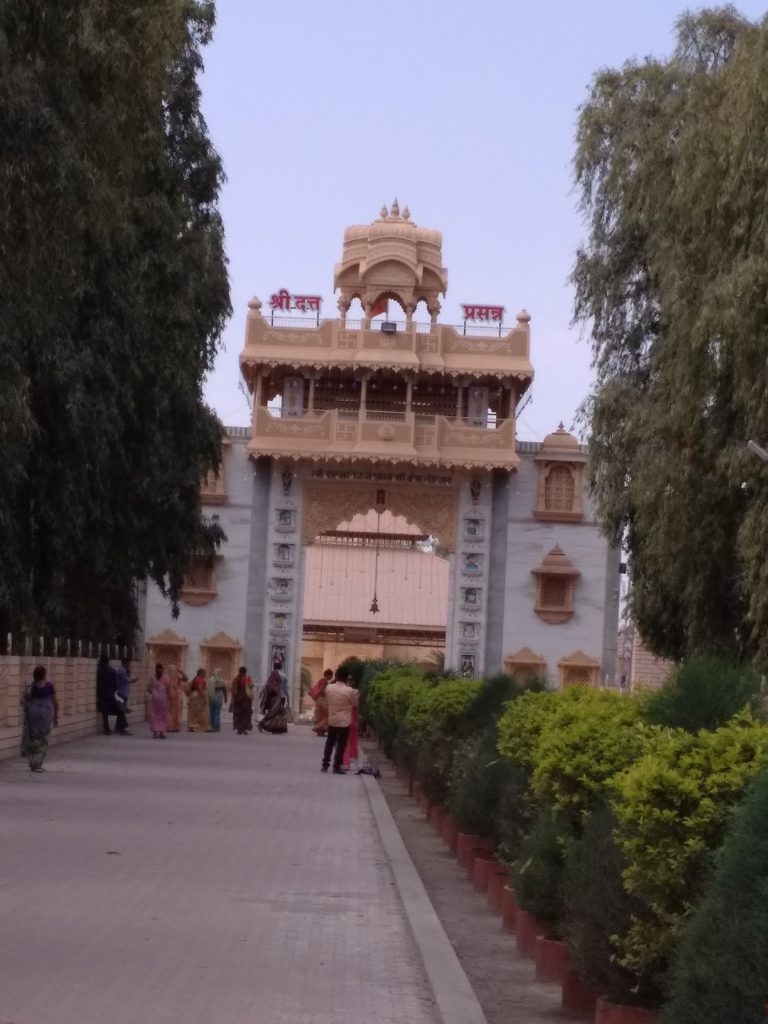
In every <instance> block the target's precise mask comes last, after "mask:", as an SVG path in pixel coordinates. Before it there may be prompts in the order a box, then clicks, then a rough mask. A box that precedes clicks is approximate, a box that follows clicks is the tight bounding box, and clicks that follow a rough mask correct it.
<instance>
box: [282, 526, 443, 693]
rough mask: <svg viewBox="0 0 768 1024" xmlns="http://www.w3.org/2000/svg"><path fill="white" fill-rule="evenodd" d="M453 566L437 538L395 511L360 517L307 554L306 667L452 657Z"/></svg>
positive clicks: (314, 671)
mask: <svg viewBox="0 0 768 1024" xmlns="http://www.w3.org/2000/svg"><path fill="white" fill-rule="evenodd" d="M448 586H449V561H448V557H447V556H446V554H445V553H444V552H443V550H442V548H440V546H439V544H438V543H437V541H436V539H435V538H434V537H432V536H431V535H430V534H429V533H428V532H426V531H425V530H424V529H423V528H422V527H421V526H419V525H418V524H417V523H415V522H413V521H411V520H410V519H407V518H406V517H405V516H401V515H395V514H393V513H392V512H391V511H389V510H388V509H382V510H379V509H374V510H369V511H366V512H361V513H360V512H359V513H355V514H354V515H352V516H350V517H349V518H347V519H342V520H340V521H338V522H337V523H336V525H335V527H334V528H332V529H327V530H323V531H322V532H320V533H319V534H318V535H317V536H316V537H315V538H314V540H313V542H312V543H310V544H309V545H308V546H307V548H306V550H305V563H304V595H303V598H304V610H303V627H302V658H301V664H302V669H306V670H307V671H308V672H309V673H310V674H311V675H312V677H313V678H314V679H317V678H319V677H320V676H321V675H322V672H323V671H324V670H325V669H326V668H334V669H335V668H336V667H337V666H338V665H339V664H340V663H341V662H342V661H344V660H345V658H348V657H351V656H355V657H358V658H361V659H368V658H393V659H398V660H402V661H413V662H415V663H418V664H422V665H426V666H430V667H432V666H434V665H436V664H439V663H440V662H441V660H442V659H443V657H444V653H445V630H446V620H447V609H448Z"/></svg>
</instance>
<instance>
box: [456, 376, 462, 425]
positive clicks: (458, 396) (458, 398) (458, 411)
mask: <svg viewBox="0 0 768 1024" xmlns="http://www.w3.org/2000/svg"><path fill="white" fill-rule="evenodd" d="M463 399H464V385H463V384H462V382H461V381H459V385H458V387H457V388H456V422H457V423H461V408H462V403H463Z"/></svg>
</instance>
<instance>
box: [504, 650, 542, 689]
mask: <svg viewBox="0 0 768 1024" xmlns="http://www.w3.org/2000/svg"><path fill="white" fill-rule="evenodd" d="M504 668H505V670H506V671H507V672H508V673H509V675H511V676H512V678H513V679H514V680H515V682H516V683H518V684H520V685H524V684H525V683H530V682H532V681H533V680H534V679H544V678H545V677H546V674H547V663H546V661H545V660H544V658H542V656H541V655H540V654H536V653H535V652H534V651H532V650H531V649H530V647H521V648H520V650H519V651H515V653H514V654H508V655H507V657H506V658H505V659H504Z"/></svg>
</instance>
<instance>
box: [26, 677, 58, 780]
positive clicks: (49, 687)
mask: <svg viewBox="0 0 768 1024" xmlns="http://www.w3.org/2000/svg"><path fill="white" fill-rule="evenodd" d="M22 704H23V705H24V733H23V739H22V746H21V753H22V755H23V756H24V757H26V759H27V763H28V764H29V770H30V771H32V772H44V771H45V768H43V761H45V755H46V754H47V753H48V737H49V736H50V734H51V729H52V728H53V727H54V726H55V725H58V724H59V702H58V700H57V698H56V687H55V686H54V685H53V683H52V682H51V681H50V679H48V678H47V673H46V671H45V669H44V668H43V666H42V665H38V666H37V668H36V669H35V670H34V672H33V673H32V682H31V683H30V684H29V686H28V687H27V688H26V691H25V693H24V697H23V698H22Z"/></svg>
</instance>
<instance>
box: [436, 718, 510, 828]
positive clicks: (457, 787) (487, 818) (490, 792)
mask: <svg viewBox="0 0 768 1024" xmlns="http://www.w3.org/2000/svg"><path fill="white" fill-rule="evenodd" d="M510 769H511V766H510V765H509V763H508V762H507V761H505V760H504V758H502V757H501V755H500V754H499V752H498V750H497V749H496V730H495V728H494V726H493V725H491V726H490V727H489V728H487V729H485V730H484V731H483V732H479V733H475V735H473V736H470V737H468V738H467V739H464V740H461V741H460V742H459V743H458V745H457V746H456V749H455V751H454V755H453V763H452V766H451V776H450V781H449V785H448V793H447V797H446V804H447V806H448V809H449V810H450V812H451V814H452V815H453V817H454V818H455V819H456V821H457V822H458V824H459V827H460V828H461V830H462V832H473V833H475V834H477V835H480V836H483V838H485V839H489V840H490V841H491V842H493V844H494V845H496V844H497V843H498V842H499V840H500V835H499V827H498V810H499V802H500V800H501V796H502V793H503V792H504V789H505V788H506V785H507V781H508V777H509V774H510Z"/></svg>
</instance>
